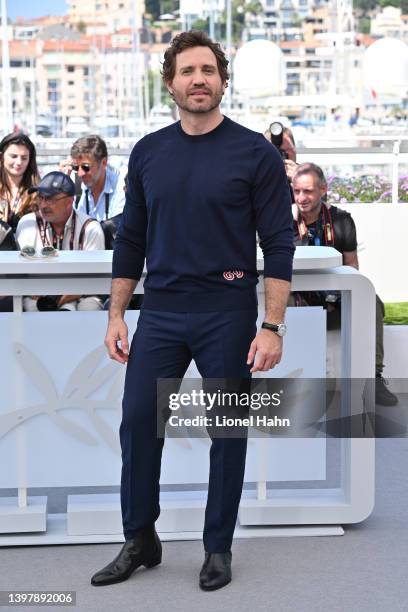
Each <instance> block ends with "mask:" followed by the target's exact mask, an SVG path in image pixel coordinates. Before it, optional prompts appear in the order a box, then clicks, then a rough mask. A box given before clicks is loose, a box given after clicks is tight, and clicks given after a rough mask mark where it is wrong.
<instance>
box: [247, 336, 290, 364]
mask: <svg viewBox="0 0 408 612" xmlns="http://www.w3.org/2000/svg"><path fill="white" fill-rule="evenodd" d="M282 344H283V342H282V338H281V337H280V336H278V335H277V334H275V333H274V332H271V331H269V330H267V329H261V330H260V331H259V332H258V333H257V335H256V336H255V338H254V339H253V340H252V342H251V346H250V347H249V353H248V360H247V364H248V365H250V364H251V363H252V364H253V365H252V368H251V370H250V371H251V373H254V372H258V371H259V372H267V371H268V370H270V369H271V368H274V367H275V366H276V365H277V364H278V363H279V362H280V360H281V358H282Z"/></svg>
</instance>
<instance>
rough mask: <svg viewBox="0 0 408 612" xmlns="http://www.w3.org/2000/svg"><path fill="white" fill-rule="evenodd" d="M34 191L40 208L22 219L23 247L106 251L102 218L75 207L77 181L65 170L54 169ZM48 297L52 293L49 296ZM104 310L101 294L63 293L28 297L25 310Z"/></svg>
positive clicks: (19, 232)
mask: <svg viewBox="0 0 408 612" xmlns="http://www.w3.org/2000/svg"><path fill="white" fill-rule="evenodd" d="M29 191H30V193H35V192H37V193H38V211H37V212H36V213H30V214H28V215H25V216H24V217H23V218H22V219H21V220H20V221H19V223H18V226H17V232H16V238H17V242H18V245H19V247H20V249H23V248H24V247H34V249H35V251H36V252H37V253H38V254H39V253H40V251H41V249H42V248H43V247H47V246H48V247H54V248H55V249H59V250H85V251H103V250H104V248H105V239H104V234H103V231H102V228H101V226H100V224H99V222H98V221H96V220H95V219H91V218H90V217H89V216H88V215H86V214H85V213H83V212H80V211H76V210H75V209H74V207H73V204H74V196H75V185H74V183H73V181H72V180H71V179H70V178H69V177H68V176H67V175H66V174H64V173H62V172H50V173H48V174H46V175H45V176H44V178H43V179H42V181H41V182H40V183H39V185H37V186H35V187H32V188H31V189H30V190H29ZM46 297H48V296H46ZM54 309H57V310H101V309H102V303H101V300H100V299H99V298H98V297H97V296H80V295H62V296H59V297H58V299H57V300H55V307H54V308H53V307H52V300H48V301H46V300H44V299H43V298H36V297H26V298H24V310H26V311H37V310H54Z"/></svg>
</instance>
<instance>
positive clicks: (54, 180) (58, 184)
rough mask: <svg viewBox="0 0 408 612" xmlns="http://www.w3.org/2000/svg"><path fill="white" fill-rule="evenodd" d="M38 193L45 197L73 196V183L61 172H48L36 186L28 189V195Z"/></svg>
mask: <svg viewBox="0 0 408 612" xmlns="http://www.w3.org/2000/svg"><path fill="white" fill-rule="evenodd" d="M36 191H38V192H39V193H41V194H43V195H45V196H53V195H57V194H58V193H66V194H67V195H70V196H74V195H75V183H74V181H73V180H72V179H70V178H69V176H68V175H67V174H64V173H63V172H57V171H55V172H49V173H48V174H46V175H45V176H44V177H43V178H42V180H41V181H40V183H39V184H38V185H35V187H30V189H29V190H28V193H35V192H36Z"/></svg>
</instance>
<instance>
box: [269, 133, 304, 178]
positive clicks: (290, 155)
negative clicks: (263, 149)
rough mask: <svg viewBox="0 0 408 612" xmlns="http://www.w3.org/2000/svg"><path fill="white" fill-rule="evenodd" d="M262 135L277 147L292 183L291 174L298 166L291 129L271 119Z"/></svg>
mask: <svg viewBox="0 0 408 612" xmlns="http://www.w3.org/2000/svg"><path fill="white" fill-rule="evenodd" d="M264 136H265V138H266V139H267V140H269V142H271V143H272V144H273V145H275V147H276V148H277V149H278V151H279V153H280V155H281V157H282V159H283V163H284V165H285V170H286V176H287V177H288V180H289V183H290V184H292V179H293V176H294V174H295V172H296V169H297V167H298V165H297V163H296V144H295V138H294V136H293V133H292V130H291V129H290V128H288V127H285V126H284V125H283V124H282V123H281V122H280V121H272V123H271V124H270V126H269V128H268V129H267V130H266V132H264Z"/></svg>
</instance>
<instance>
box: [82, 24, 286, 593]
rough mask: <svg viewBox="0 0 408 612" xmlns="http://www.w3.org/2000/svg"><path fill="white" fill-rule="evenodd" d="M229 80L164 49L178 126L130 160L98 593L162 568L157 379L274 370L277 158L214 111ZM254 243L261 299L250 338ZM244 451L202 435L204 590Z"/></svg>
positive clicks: (228, 521)
mask: <svg viewBox="0 0 408 612" xmlns="http://www.w3.org/2000/svg"><path fill="white" fill-rule="evenodd" d="M228 78H229V75H228V61H227V60H226V58H225V55H224V53H223V51H222V49H221V48H220V46H219V45H218V44H217V43H214V42H213V41H211V40H210V39H209V38H208V37H207V35H206V34H204V33H203V32H184V33H182V34H180V35H179V36H177V37H176V38H174V40H173V41H172V43H171V45H170V47H169V48H168V50H167V51H166V53H165V59H164V64H163V80H164V82H165V85H166V87H167V89H168V91H169V92H170V95H171V96H172V97H173V99H174V101H175V103H176V104H177V106H178V109H179V113H180V121H179V122H176V123H174V124H172V125H170V126H169V127H166V128H164V129H162V130H159V131H157V132H154V133H152V134H149V135H147V136H146V137H144V138H142V139H141V140H140V141H139V142H138V143H137V144H136V146H135V147H134V149H133V151H132V154H131V156H130V160H129V172H128V181H129V184H128V190H127V194H126V205H125V208H124V212H123V220H122V224H121V226H120V229H119V232H118V235H117V238H116V242H115V248H114V255H113V270H112V292H111V306H110V312H109V325H108V330H107V334H106V339H105V344H106V346H107V349H108V352H109V355H110V357H111V358H112V359H115V360H117V361H119V362H120V363H127V373H126V380H125V390H124V397H123V418H122V423H121V427H120V441H121V447H122V462H123V465H122V478H121V505H122V519H123V530H124V536H125V544H124V546H123V547H122V549H121V551H120V552H119V554H118V556H117V557H116V558H115V559H114V561H112V562H111V563H109V565H107V566H106V567H105V568H103V569H102V570H100V571H99V572H97V573H96V574H95V575H94V576H93V578H92V584H93V585H95V586H101V585H106V584H112V583H114V582H120V581H123V580H126V579H127V578H129V576H130V575H131V574H132V572H133V571H134V570H135V569H136V568H138V567H139V566H142V565H143V566H145V567H152V566H154V565H157V564H159V563H160V562H161V544H160V540H159V538H158V536H157V534H156V531H155V527H154V523H155V521H156V520H157V518H158V516H159V514H160V506H159V478H160V462H161V454H162V448H163V442H164V440H163V438H162V437H159V436H158V434H157V413H156V404H157V390H156V381H157V379H159V378H175V379H180V378H182V377H183V376H184V374H185V372H186V370H187V367H188V365H189V363H190V361H191V359H194V360H195V362H196V365H197V367H198V370H199V372H200V374H201V375H202V377H203V378H218V379H219V378H224V377H228V378H234V377H236V378H241V379H249V378H250V376H251V373H252V372H256V371H267V370H269V369H270V368H273V367H274V366H275V365H276V364H278V363H279V361H280V359H281V355H282V336H283V335H284V333H285V330H286V328H285V325H284V324H283V322H284V315H285V307H286V303H287V300H288V295H289V289H290V280H291V274H292V258H293V251H294V247H293V230H292V216H291V200H290V195H289V188H288V182H287V179H286V174H285V169H284V166H283V163H282V160H281V158H280V155H279V153H278V151H277V150H276V149H275V147H273V146H272V145H271V144H270V143H268V142H267V141H266V140H265V138H264V137H263V136H262V135H261V134H257V133H255V132H252V131H250V130H248V129H246V128H244V127H242V126H241V125H239V124H237V123H234V122H233V121H231V120H230V119H228V118H227V117H224V116H223V115H222V114H221V111H220V103H221V100H222V96H223V94H224V91H225V88H226V87H227V82H228ZM256 232H258V235H259V240H260V246H261V248H262V250H263V254H264V276H265V295H266V309H265V312H266V317H265V322H264V324H263V326H262V329H261V330H260V331H258V333H257V330H256V319H257V298H256V284H257V282H258V274H257V268H256ZM145 259H146V268H147V276H146V280H145V283H144V289H145V297H144V303H143V308H142V310H141V314H140V318H139V321H138V326H137V331H136V333H135V335H134V337H133V341H132V345H131V349H130V351H129V345H128V329H127V326H126V323H125V321H124V313H125V309H126V306H127V304H128V302H129V299H130V298H131V296H132V294H133V291H134V289H135V286H136V283H137V281H138V280H139V279H140V277H141V274H142V271H143V265H144V261H145ZM246 444H247V440H246V436H242V437H241V438H219V437H218V438H217V437H213V438H212V444H211V450H210V475H209V486H208V499H207V506H206V512H205V525H204V534H203V540H204V549H205V560H204V565H203V567H202V569H201V572H200V582H199V584H200V587H201V588H202V589H203V590H214V589H218V588H220V587H222V586H224V585H225V584H227V583H228V582H230V580H231V544H232V538H233V533H234V528H235V523H236V518H237V513H238V506H239V501H240V498H241V492H242V484H243V478H244V469H245V455H246Z"/></svg>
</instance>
